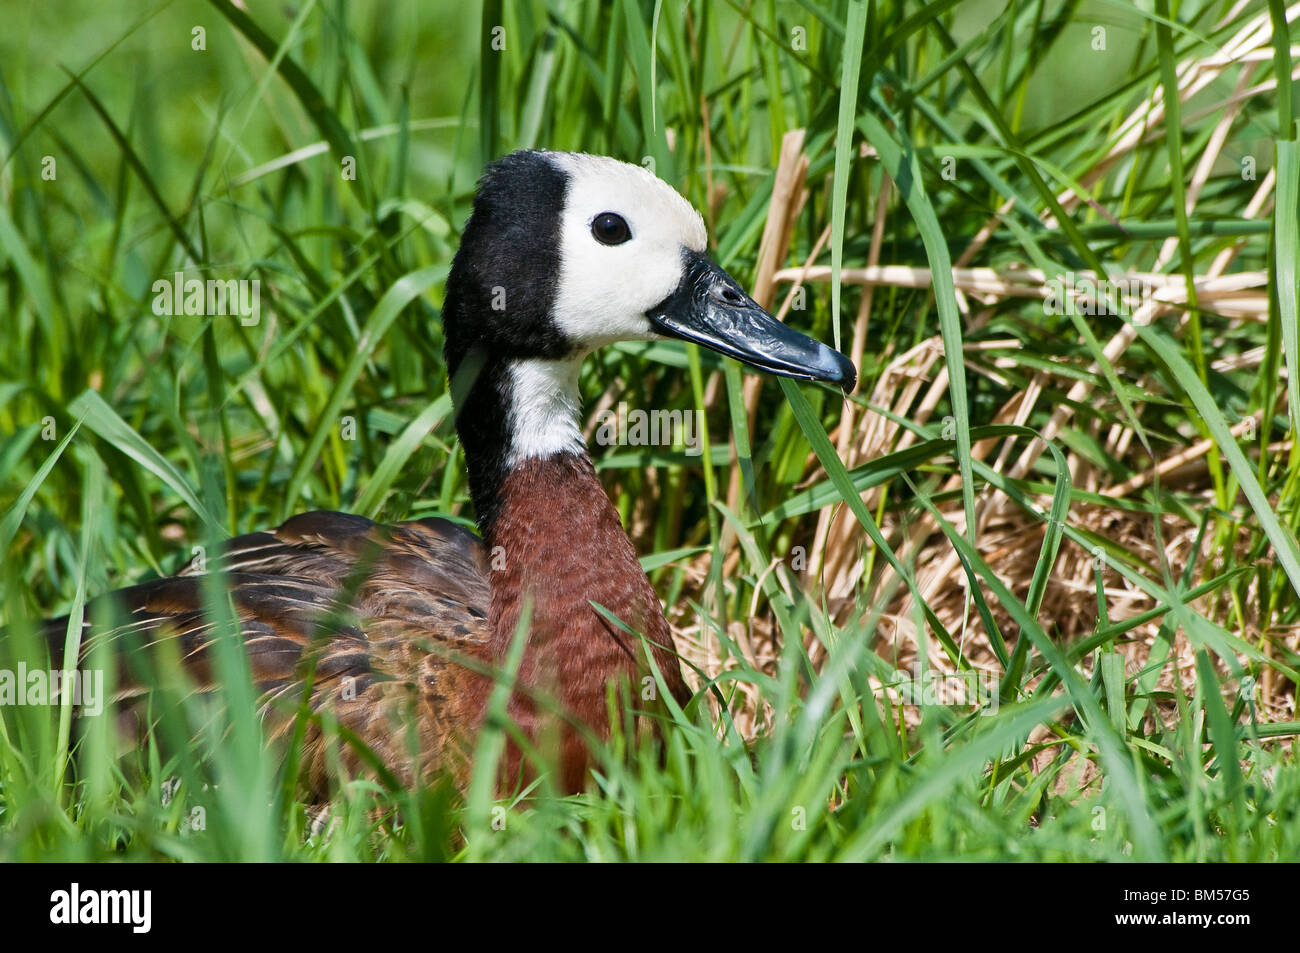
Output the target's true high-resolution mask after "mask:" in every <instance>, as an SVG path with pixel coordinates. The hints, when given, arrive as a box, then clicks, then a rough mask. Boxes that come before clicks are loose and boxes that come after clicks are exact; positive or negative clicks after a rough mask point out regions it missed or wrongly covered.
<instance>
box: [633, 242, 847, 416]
mask: <svg viewBox="0 0 1300 953" xmlns="http://www.w3.org/2000/svg"><path fill="white" fill-rule="evenodd" d="M686 256H687V257H686V272H685V275H684V276H683V277H682V283H681V284H680V285H678V286H677V290H676V291H674V292H673V293H672V294H671V295H669V296H668V297H667V298H666V299H665V300H664V301H662V302H661V303H660V304H659V305H658V306H657V307H654V308H651V309H650V312H649V314H648V317H649V318H650V324H651V325H652V326H653V327H654V329H655V330H656V331H658V332H659V333H660V334H662V335H664V336H665V337H673V338H680V339H681V340H683V341H693V342H695V343H696V344H702V345H703V346H704V347H707V348H709V349H710V350H712V351H717V352H718V353H719V354H725V355H727V356H728V357H734V358H735V359H736V360H738V361H741V362H742V363H745V364H748V365H749V366H750V367H753V368H757V369H758V370H760V371H767V372H768V373H769V374H776V375H778V376H780V377H795V378H798V379H800V380H807V381H827V382H828V383H831V384H838V385H840V387H842V388H843V389H844V392H845V393H852V391H853V388H854V387H855V386H857V382H858V372H857V369H856V368H855V367H854V366H853V362H852V361H850V360H849V359H848V358H847V357H845V356H844V355H843V354H841V353H840V352H839V351H836V350H834V349H833V348H829V347H827V346H826V345H825V344H822V343H821V342H820V341H814V340H813V339H812V338H810V337H808V336H807V335H804V334H800V333H799V332H798V331H795V330H793V329H791V328H788V327H786V326H785V325H784V324H782V323H781V322H780V321H778V320H777V319H776V318H774V317H772V316H771V315H770V314H768V313H767V312H766V311H764V310H763V309H762V308H761V307H759V306H758V304H757V303H756V302H755V301H754V299H753V298H751V297H750V296H749V295H747V294H745V292H744V291H742V290H741V288H740V285H738V284H736V281H735V279H733V278H732V277H731V276H730V275H729V274H727V273H726V272H725V271H723V270H722V269H721V268H719V267H718V266H717V265H716V264H714V262H713V260H712V259H711V258H709V256H708V255H705V254H702V253H700V252H687V253H686Z"/></svg>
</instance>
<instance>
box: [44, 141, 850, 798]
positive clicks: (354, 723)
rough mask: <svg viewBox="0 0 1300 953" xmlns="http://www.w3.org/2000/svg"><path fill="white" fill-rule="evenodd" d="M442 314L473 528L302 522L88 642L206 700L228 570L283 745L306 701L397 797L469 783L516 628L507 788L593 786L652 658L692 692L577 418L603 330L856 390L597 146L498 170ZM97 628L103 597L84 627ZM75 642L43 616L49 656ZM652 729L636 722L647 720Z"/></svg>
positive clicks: (315, 753) (637, 174)
mask: <svg viewBox="0 0 1300 953" xmlns="http://www.w3.org/2000/svg"><path fill="white" fill-rule="evenodd" d="M498 302H509V305H508V306H502V307H498ZM443 323H444V326H445V329H446V339H447V344H446V353H447V362H448V370H449V374H450V376H451V378H452V381H453V386H452V391H453V393H454V394H456V395H457V398H456V402H457V419H456V424H457V429H458V431H459V434H460V438H461V443H462V446H463V448H464V451H465V458H466V465H467V470H468V475H469V483H470V494H471V498H472V500H473V503H474V507H475V510H476V515H477V517H478V523H479V528H480V531H481V533H482V538H480V537H478V536H475V535H474V534H472V533H470V532H468V531H467V530H465V529H462V528H460V527H458V526H457V525H455V524H453V523H451V522H449V521H447V520H443V519H424V520H418V521H414V522H406V523H398V524H396V525H394V526H382V525H379V524H376V523H373V522H371V521H370V520H368V519H364V518H362V517H359V516H350V515H347V514H343V513H328V512H316V513H304V514H302V515H301V516H296V517H294V518H293V519H291V520H289V521H288V522H286V523H284V524H283V525H282V526H280V527H279V528H278V529H274V530H271V531H270V532H262V533H252V534H249V535H246V536H240V537H238V538H237V539H235V540H233V541H231V542H230V544H229V545H228V546H227V547H226V549H225V550H224V551H223V552H222V553H221V554H220V555H219V556H218V557H217V558H216V559H214V560H209V565H206V566H200V565H197V564H192V565H191V566H190V567H189V568H188V569H186V570H185V571H183V572H182V573H181V574H180V575H178V576H176V577H174V578H169V579H158V580H154V581H152V582H147V583H144V584H142V585H138V586H134V587H131V588H129V589H123V590H121V591H120V592H117V593H112V594H110V595H109V596H106V597H104V598H108V599H112V600H114V601H115V602H116V603H117V606H118V609H119V611H120V612H121V613H122V618H123V619H124V624H122V625H121V626H119V627H118V628H114V629H111V630H109V631H104V632H101V631H96V630H95V629H94V628H93V627H92V626H91V625H90V623H89V622H88V623H86V630H85V638H84V639H83V647H84V651H89V650H90V647H91V646H92V645H93V644H94V643H95V642H97V641H107V642H108V643H109V644H110V645H111V646H115V647H116V646H124V645H127V644H143V645H145V646H146V649H152V648H154V647H156V646H157V645H158V643H166V644H167V645H169V646H175V647H176V648H178V650H179V654H180V656H181V657H182V659H183V661H184V663H185V665H186V668H187V670H188V672H189V674H190V677H191V678H192V679H193V681H194V682H195V684H196V685H197V686H198V687H199V688H200V690H202V689H203V688H207V687H211V686H212V685H213V680H214V673H213V668H214V666H213V665H212V661H213V657H212V656H213V647H212V644H211V639H212V638H213V636H214V632H215V628H214V625H213V623H212V622H211V621H210V620H209V619H208V618H207V617H206V615H205V612H204V610H203V606H204V605H205V601H204V591H203V590H204V575H205V573H207V572H210V571H211V570H212V569H214V568H216V566H219V567H220V569H221V571H222V573H223V574H224V576H223V578H224V579H225V581H226V582H227V583H228V585H229V586H230V592H231V597H232V599H231V601H232V602H233V605H234V608H235V613H236V616H237V620H238V624H239V628H240V632H241V634H242V638H243V648H244V651H245V653H246V655H247V658H248V664H249V668H250V670H251V672H252V677H253V680H254V682H255V683H256V685H257V688H258V690H259V691H260V692H261V693H262V699H261V703H260V704H261V712H262V714H263V720H264V722H265V725H266V729H267V734H268V736H269V737H270V738H271V739H272V741H273V743H275V742H279V741H282V740H283V739H284V738H285V737H286V736H287V735H288V733H289V730H290V728H291V727H292V726H293V725H294V724H295V721H294V718H295V715H296V712H297V710H298V709H299V708H300V706H301V703H302V701H303V697H304V694H305V695H306V699H307V702H308V707H309V708H310V709H311V710H312V711H313V712H316V713H318V714H320V715H322V716H326V717H325V719H324V720H328V719H329V718H333V719H336V720H337V722H338V724H339V726H340V728H341V729H343V731H342V734H343V736H344V737H345V738H350V737H355V739H357V740H358V741H359V743H360V744H362V745H364V746H365V748H368V749H369V750H370V751H372V752H373V753H374V754H375V756H377V757H378V759H379V761H380V763H381V764H382V765H383V766H384V767H385V768H386V769H387V770H388V771H390V772H391V773H392V774H393V775H395V776H396V778H397V779H398V780H399V781H400V782H401V783H404V784H410V783H412V782H413V781H415V780H416V779H417V778H429V777H430V776H432V775H433V774H435V773H439V772H445V773H447V774H450V775H451V776H452V777H453V778H454V779H455V780H456V782H457V783H459V784H461V785H463V784H464V783H465V782H466V780H467V778H468V777H469V772H470V771H471V770H472V764H471V757H470V756H471V754H472V751H473V745H474V741H475V738H476V736H477V733H478V730H479V728H480V726H481V724H482V721H483V718H484V713H485V711H486V706H487V704H488V700H489V697H490V696H491V694H492V690H493V687H494V685H495V684H497V681H496V676H497V675H499V674H500V672H501V670H502V668H503V665H504V663H505V662H506V660H507V659H508V658H509V657H510V652H511V647H512V644H513V643H514V640H515V638H516V637H517V636H518V637H521V638H523V639H524V640H525V641H524V643H523V646H522V656H521V660H520V662H519V669H518V672H517V677H516V681H515V683H514V686H515V687H514V691H513V693H512V694H510V695H509V698H508V703H507V705H506V714H507V715H508V716H509V717H510V718H511V719H512V720H513V721H514V722H515V724H517V725H518V727H519V728H520V729H521V731H522V733H523V737H524V738H525V739H526V740H527V742H528V745H527V748H529V749H536V750H539V751H540V752H541V754H542V755H543V758H542V759H541V763H540V764H538V763H534V762H532V761H530V760H529V759H527V758H525V754H524V751H523V750H521V748H520V746H518V745H516V744H514V743H513V742H511V743H510V744H509V745H508V746H507V749H506V752H505V757H504V760H503V763H502V766H501V776H500V784H501V787H503V788H505V789H510V788H513V787H514V786H515V785H517V784H519V783H521V782H523V781H526V780H528V779H529V778H530V777H532V776H534V775H535V774H536V773H537V772H538V771H540V770H547V769H548V768H549V766H551V765H554V767H555V773H554V776H553V777H552V781H553V783H554V784H555V785H556V786H557V787H558V788H559V789H561V790H563V791H566V792H574V791H580V790H582V789H583V787H584V786H585V785H586V779H587V775H588V769H589V768H590V766H591V751H590V750H589V746H588V745H587V744H586V743H585V741H584V735H586V734H587V733H590V734H592V735H594V736H595V737H596V738H597V739H607V738H608V737H609V736H610V734H611V725H610V718H609V699H610V694H611V692H613V693H615V695H616V696H617V697H619V698H627V699H628V700H631V701H632V702H633V704H634V705H635V706H637V708H638V709H639V710H640V711H641V712H643V713H644V715H646V716H651V715H653V714H654V713H655V711H656V709H659V710H661V708H660V706H661V705H662V698H661V697H660V696H659V694H658V686H659V684H660V682H659V681H658V680H656V679H655V677H654V676H653V675H652V674H651V673H652V669H657V670H658V673H659V676H660V678H661V679H662V684H663V686H665V687H666V688H667V691H668V692H669V693H670V694H671V695H672V696H673V697H674V698H675V699H676V700H677V701H678V702H679V703H681V704H685V703H686V702H687V701H688V700H689V698H690V691H689V690H688V688H687V686H686V682H685V681H684V680H683V678H682V673H681V668H680V665H679V664H678V660H677V658H676V656H675V652H674V649H673V640H672V635H671V632H670V631H669V627H668V623H667V620H666V619H665V617H664V614H663V608H662V606H661V605H660V602H659V599H658V596H657V595H656V593H655V591H654V589H653V588H652V586H651V585H650V581H649V580H648V579H647V578H646V575H645V573H644V572H643V571H642V570H641V567H640V564H639V562H638V560H637V556H636V553H635V552H634V551H633V548H632V544H631V542H630V541H629V540H628V538H627V536H626V534H625V533H624V532H623V529H622V526H621V525H620V524H619V520H618V514H617V512H616V511H615V510H614V508H613V506H612V505H611V504H610V502H609V500H608V498H607V497H606V496H605V493H604V491H603V489H602V488H601V485H600V482H599V480H598V479H597V478H596V474H595V470H594V468H593V466H592V463H591V460H590V458H589V457H588V455H587V453H586V448H585V446H584V445H583V444H582V440H581V436H580V434H579V432H578V429H577V425H576V422H575V420H574V416H575V414H576V409H577V404H578V394H577V380H578V367H579V365H580V363H581V361H582V358H583V357H584V356H585V355H586V354H587V353H589V352H590V351H591V350H593V349H594V348H595V347H598V346H600V345H602V344H606V343H609V342H610V341H612V340H617V339H620V338H631V339H639V340H644V339H651V338H655V337H659V336H667V337H678V338H683V339H686V340H690V341H695V342H697V343H700V344H703V345H704V346H706V347H710V348H713V349H715V350H720V351H723V352H724V353H726V354H729V355H731V356H733V357H737V358H739V359H741V360H743V361H745V362H747V363H749V364H751V365H753V366H756V367H760V368H762V369H765V370H768V371H770V372H773V373H778V374H784V375H787V376H794V377H801V378H805V379H815V380H826V381H833V382H835V383H838V384H840V385H841V386H843V387H845V389H848V390H851V389H852V386H853V382H854V379H855V376H856V375H855V372H854V370H853V366H852V365H851V364H850V363H849V362H848V361H847V359H845V358H844V357H843V355H840V354H838V353H836V352H834V351H832V350H830V349H829V348H826V347H825V346H824V345H821V344H819V343H817V342H815V341H812V340H811V339H809V338H806V337H804V336H803V335H801V334H798V333H796V332H793V331H791V330H789V329H787V328H785V327H784V326H783V325H781V324H780V323H779V322H777V321H776V320H775V319H773V318H772V317H771V316H769V315H767V314H766V313H765V312H763V311H762V309H761V308H759V307H758V305H756V304H755V303H754V302H753V301H752V300H751V299H749V298H748V297H747V296H746V295H745V294H744V292H743V291H741V290H740V288H739V286H738V285H736V283H735V282H734V281H733V280H732V279H731V278H730V277H729V276H727V275H726V274H725V272H723V271H722V270H721V269H720V268H718V267H717V265H715V264H714V263H713V262H712V261H710V260H709V259H708V257H707V255H706V254H705V253H704V227H703V223H702V221H700V219H699V216H698V214H696V213H695V211H694V210H693V209H691V208H690V206H689V205H688V204H687V203H686V202H685V201H684V200H683V199H681V197H680V196H678V195H677V194H676V193H674V192H672V190H671V189H669V188H667V186H665V185H664V183H662V182H660V181H659V180H657V179H655V178H654V177H653V176H651V175H650V174H649V173H647V172H645V170H642V169H640V168H638V167H635V166H627V165H624V164H623V163H619V162H616V161H614V160H612V159H603V158H598V157H590V156H572V155H568V154H562V153H540V152H527V153H516V154H514V155H512V156H508V157H506V158H505V159H503V160H500V161H499V162H497V163H494V164H493V165H492V166H491V167H490V168H489V170H488V172H487V174H486V175H485V176H484V178H483V180H482V182H481V183H480V188H479V192H478V194H477V196H476V199H475V204H474V213H473V215H472V216H471V218H470V220H469V222H468V223H467V224H466V227H465V230H464V233H463V235H462V240H461V248H460V251H459V252H458V253H457V256H456V260H455V262H454V263H453V266H452V270H451V274H450V276H449V278H448V282H447V297H446V301H445V304H444V307H443ZM461 385H463V386H461ZM602 610H603V611H602ZM606 613H608V616H613V618H615V619H618V620H621V622H622V623H623V625H619V624H616V623H615V622H613V621H611V620H610V618H609V617H608V616H607V615H606ZM96 616H97V613H96V612H95V611H94V608H93V607H92V609H91V611H90V612H89V613H88V614H87V618H88V619H89V618H95V617H96ZM521 619H524V620H526V622H527V624H526V625H525V624H522V623H521ZM624 626H626V629H625V628H624ZM65 628H66V620H53V621H52V622H50V623H47V635H48V641H49V644H50V646H51V649H52V651H53V652H54V654H55V656H56V657H57V655H58V654H59V652H60V651H61V649H62V646H63V641H64V631H65ZM627 629H630V630H631V633H630V632H629V631H627ZM632 633H636V634H632ZM643 639H644V641H643ZM123 654H125V653H123ZM651 659H652V660H653V663H654V664H653V666H652V665H651V664H650V660H651ZM120 683H121V684H123V685H125V692H124V694H126V695H128V696H129V695H131V694H136V693H139V692H140V691H141V690H142V689H141V687H140V686H138V685H133V684H132V683H131V681H130V666H123V667H122V680H121V682H120ZM308 685H310V690H309V691H306V687H307V686H308ZM639 721H640V724H638V725H637V726H635V727H637V728H638V729H642V728H645V727H647V726H648V725H650V724H651V722H652V721H653V719H650V718H646V717H642V718H639ZM628 727H629V728H632V727H634V726H628ZM325 744H326V741H325V738H324V737H323V734H322V731H321V730H320V728H319V726H318V725H317V724H316V723H315V722H313V723H312V725H311V726H310V727H309V729H308V731H307V735H306V740H305V747H304V749H303V751H302V755H301V758H302V761H301V769H302V770H301V772H300V777H302V778H303V779H304V781H305V783H306V785H307V787H308V788H309V789H310V790H311V791H312V792H314V793H315V794H316V795H317V796H325V795H327V794H328V792H329V790H330V786H331V778H330V777H329V773H330V763H331V759H330V758H328V757H327V751H326V748H325ZM340 755H341V758H342V763H343V766H344V767H345V769H347V770H348V771H349V772H350V773H357V772H362V771H365V770H366V758H364V757H362V755H361V754H360V753H359V752H358V750H357V749H356V748H355V747H354V746H353V745H352V744H344V745H342V746H341V747H340Z"/></svg>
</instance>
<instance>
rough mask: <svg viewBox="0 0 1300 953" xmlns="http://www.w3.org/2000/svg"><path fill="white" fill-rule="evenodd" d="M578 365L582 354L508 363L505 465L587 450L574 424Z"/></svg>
mask: <svg viewBox="0 0 1300 953" xmlns="http://www.w3.org/2000/svg"><path fill="white" fill-rule="evenodd" d="M581 366H582V358H581V357H571V358H565V359H563V360H546V359H545V358H529V359H526V360H519V361H514V362H513V363H511V365H510V393H509V395H508V401H509V406H508V409H507V411H506V423H507V426H508V427H509V428H510V450H509V453H508V455H507V457H506V466H507V467H510V468H513V467H515V466H518V465H519V463H520V462H522V461H523V460H527V459H529V458H530V457H549V456H554V455H555V454H558V453H585V452H586V449H587V445H586V443H584V442H583V439H582V431H581V430H579V429H578V410H579V404H580V402H581V400H580V398H579V396H578V369H579V368H580V367H581Z"/></svg>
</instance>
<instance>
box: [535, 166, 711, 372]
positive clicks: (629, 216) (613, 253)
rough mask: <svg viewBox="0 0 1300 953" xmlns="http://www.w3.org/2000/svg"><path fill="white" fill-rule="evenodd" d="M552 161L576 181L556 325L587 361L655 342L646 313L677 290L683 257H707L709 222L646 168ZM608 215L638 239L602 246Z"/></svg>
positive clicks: (570, 195)
mask: <svg viewBox="0 0 1300 953" xmlns="http://www.w3.org/2000/svg"><path fill="white" fill-rule="evenodd" d="M547 158H549V159H550V161H552V162H553V163H555V165H556V166H557V167H558V168H559V169H561V170H562V171H564V172H565V173H567V174H568V176H569V187H568V192H567V195H566V201H565V207H564V211H563V213H562V215H561V222H560V275H559V281H558V283H557V288H556V300H555V310H554V320H555V323H556V324H557V325H558V326H559V328H560V330H561V331H563V332H564V334H565V336H566V337H567V338H568V339H569V340H570V341H572V342H574V344H576V345H577V346H578V347H579V348H580V349H581V352H582V353H584V354H585V353H587V352H588V351H591V350H593V349H595V348H597V347H601V346H603V345H606V344H612V343H613V342H615V341H647V340H653V339H655V338H656V337H658V335H656V334H655V333H654V332H653V331H652V330H651V328H650V322H649V320H648V319H647V318H646V312H647V311H648V310H649V309H650V308H653V307H654V306H655V305H657V304H659V303H660V302H661V301H663V300H664V299H665V298H667V297H668V296H669V295H670V294H672V293H673V291H675V290H676V288H677V285H678V283H679V282H680V281H681V279H682V272H683V260H682V252H683V251H684V250H685V249H690V250H691V251H697V252H702V251H704V250H705V247H706V245H707V243H708V233H707V232H706V231H705V228H704V220H703V219H702V218H700V214H699V212H697V211H695V209H694V208H692V207H691V204H690V203H689V202H687V201H686V200H685V199H684V198H682V197H681V196H680V195H678V194H677V192H676V191H675V190H674V189H673V187H672V186H670V185H669V184H668V183H667V182H664V181H663V180H662V179H659V178H656V177H655V176H654V175H653V174H651V173H650V172H649V171H648V170H646V169H643V168H641V167H640V166H637V165H630V164H628V163H626V162H619V161H618V160H616V159H610V158H606V157H605V156H593V155H584V154H577V153H568V152H552V153H547ZM602 212H613V213H615V214H617V215H619V216H621V217H622V218H623V220H624V221H626V222H627V224H628V229H629V231H630V232H631V234H632V237H631V238H630V239H629V240H628V241H626V242H623V243H622V244H620V245H605V244H602V243H601V242H599V241H597V240H596V238H595V237H594V236H593V235H592V233H591V223H592V221H593V220H594V219H595V218H596V216H598V215H600V214H601V213H602Z"/></svg>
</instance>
